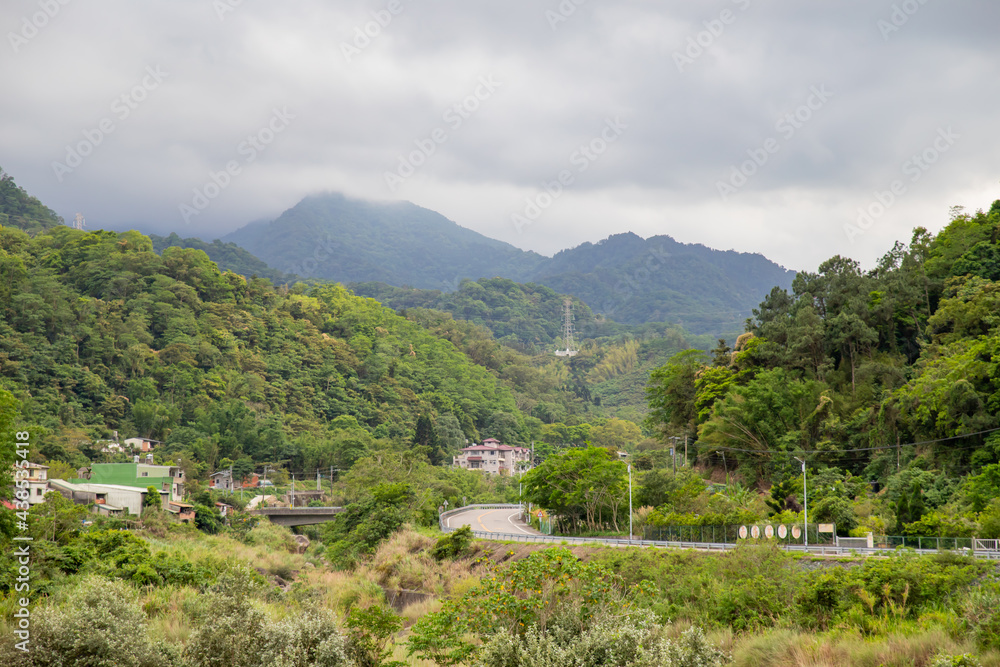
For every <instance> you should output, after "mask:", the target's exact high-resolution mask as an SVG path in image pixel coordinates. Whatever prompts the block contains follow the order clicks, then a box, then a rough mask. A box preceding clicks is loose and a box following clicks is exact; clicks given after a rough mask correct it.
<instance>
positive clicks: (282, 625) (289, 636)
mask: <svg viewBox="0 0 1000 667" xmlns="http://www.w3.org/2000/svg"><path fill="white" fill-rule="evenodd" d="M264 634H265V641H264V648H263V650H262V651H261V655H260V657H259V660H260V663H259V664H260V665H261V666H262V667H265V666H266V667H339V666H340V665H351V660H350V657H349V656H348V652H347V643H346V641H345V639H344V635H342V634H341V633H340V631H339V630H338V629H337V625H336V623H334V621H333V618H332V617H331V616H330V615H329V614H328V613H325V612H318V611H311V612H306V613H305V614H302V615H300V616H296V617H292V618H287V619H285V620H284V621H279V622H277V623H271V624H269V625H268V626H267V627H266V628H265V631H264Z"/></svg>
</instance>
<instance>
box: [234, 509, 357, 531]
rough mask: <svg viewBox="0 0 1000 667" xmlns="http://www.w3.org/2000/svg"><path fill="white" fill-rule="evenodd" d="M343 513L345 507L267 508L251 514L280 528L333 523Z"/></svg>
mask: <svg viewBox="0 0 1000 667" xmlns="http://www.w3.org/2000/svg"><path fill="white" fill-rule="evenodd" d="M343 511H344V508H343V507H266V508H264V509H259V510H250V514H253V515H254V516H266V517H267V518H269V519H270V520H271V523H276V524H278V525H279V526H310V525H312V524H315V523H326V522H327V521H333V520H334V519H335V518H337V515H338V514H340V513H341V512H343Z"/></svg>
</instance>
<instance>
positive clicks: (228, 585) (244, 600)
mask: <svg viewBox="0 0 1000 667" xmlns="http://www.w3.org/2000/svg"><path fill="white" fill-rule="evenodd" d="M263 589H264V586H263V584H262V583H261V581H260V577H259V576H257V575H256V573H255V572H252V571H251V570H249V569H247V568H238V569H235V570H232V571H231V572H228V573H227V574H225V575H223V576H222V577H221V578H220V579H219V582H218V583H217V584H216V585H215V586H213V587H212V589H211V591H210V592H209V593H208V595H206V596H205V597H204V598H203V599H202V600H200V601H199V603H198V605H197V607H196V608H195V609H193V610H191V611H192V612H193V613H192V614H191V615H192V616H193V617H194V620H195V623H196V625H197V628H196V629H195V631H194V632H193V633H192V634H191V637H190V639H189V641H188V644H187V647H186V648H185V650H184V655H185V657H186V658H187V660H188V662H189V663H190V664H191V665H192V666H193V667H210V666H216V665H218V666H220V667H221V666H222V665H225V666H226V667H257V665H259V664H260V661H259V653H260V649H261V647H262V646H263V645H264V639H265V636H266V635H265V627H264V626H265V620H266V619H265V616H264V612H263V611H261V610H260V609H258V608H257V607H256V606H255V604H254V602H255V600H254V598H257V597H259V596H260V594H261V593H262V592H263Z"/></svg>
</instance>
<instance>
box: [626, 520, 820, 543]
mask: <svg viewBox="0 0 1000 667" xmlns="http://www.w3.org/2000/svg"><path fill="white" fill-rule="evenodd" d="M806 532H808V536H809V544H817V545H824V544H834V542H835V536H836V530H835V527H834V526H833V525H832V524H815V523H811V524H809V526H808V527H807V529H806V531H805V532H804V531H803V529H802V524H792V525H788V524H770V523H759V524H746V525H742V526H737V525H731V526H646V527H645V528H644V529H643V535H642V538H643V539H644V540H651V541H656V542H694V543H700V544H735V543H737V542H739V541H740V540H744V539H761V540H775V541H777V542H778V543H779V544H803V545H804V544H805V541H806V540H805V537H806Z"/></svg>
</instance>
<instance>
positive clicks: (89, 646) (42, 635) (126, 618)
mask: <svg viewBox="0 0 1000 667" xmlns="http://www.w3.org/2000/svg"><path fill="white" fill-rule="evenodd" d="M33 620H34V622H33V623H32V634H31V658H32V664H34V665H37V666H39V667H48V666H50V665H51V666H52V667H56V666H58V667H62V666H63V665H86V666H88V667H105V666H106V667H155V666H158V665H166V664H169V663H168V659H167V657H166V656H165V654H164V653H163V652H162V651H160V650H158V649H157V648H156V647H154V645H153V643H152V642H151V641H150V639H149V635H148V634H147V628H146V615H145V614H144V613H143V611H142V607H141V606H140V605H139V600H138V594H137V593H136V592H135V591H134V590H132V589H131V588H129V586H128V585H126V584H125V583H124V582H121V581H110V580H107V579H104V578H102V577H95V576H90V577H86V578H84V579H83V580H82V581H81V582H80V584H79V585H78V586H77V587H76V588H75V589H73V590H72V591H71V593H70V594H69V596H68V597H67V599H66V600H65V602H64V603H63V604H62V605H60V606H58V607H44V608H42V609H40V610H39V611H37V612H35V615H34V617H33Z"/></svg>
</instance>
